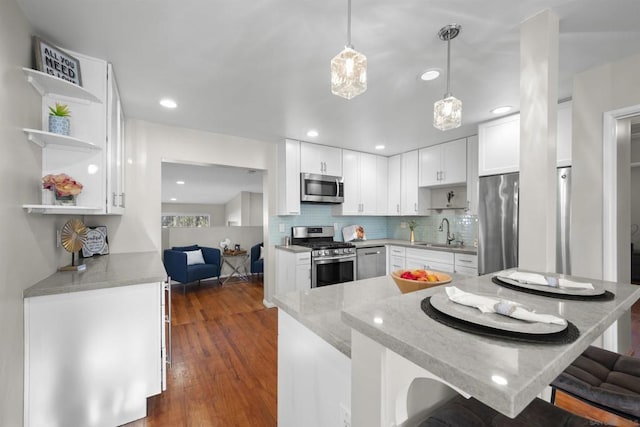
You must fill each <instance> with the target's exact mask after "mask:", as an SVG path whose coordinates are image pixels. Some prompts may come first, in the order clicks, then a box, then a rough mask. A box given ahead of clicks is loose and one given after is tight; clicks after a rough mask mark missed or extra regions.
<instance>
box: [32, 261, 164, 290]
mask: <svg viewBox="0 0 640 427" xmlns="http://www.w3.org/2000/svg"><path fill="white" fill-rule="evenodd" d="M84 263H85V264H86V265H87V269H86V270H84V271H58V272H56V273H54V274H52V275H51V276H49V277H47V278H46V279H44V280H41V281H40V282H38V283H36V284H35V285H33V286H31V287H30V288H27V289H25V290H24V292H23V296H24V298H30V297H37V296H44V295H56V294H64V293H70V292H80V291H91V290H96V289H104V288H115V287H118V286H128V285H137V284H140V283H152V282H162V281H165V280H166V279H167V273H166V272H165V269H164V265H163V264H162V259H161V258H160V254H158V253H157V252H135V253H125V254H110V255H102V256H95V257H92V258H87V259H85V260H84Z"/></svg>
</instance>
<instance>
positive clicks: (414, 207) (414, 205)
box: [413, 203, 418, 212]
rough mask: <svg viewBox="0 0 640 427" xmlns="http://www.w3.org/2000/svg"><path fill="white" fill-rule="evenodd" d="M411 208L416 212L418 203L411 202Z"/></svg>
mask: <svg viewBox="0 0 640 427" xmlns="http://www.w3.org/2000/svg"><path fill="white" fill-rule="evenodd" d="M413 210H414V211H416V212H418V204H417V203H414V204H413Z"/></svg>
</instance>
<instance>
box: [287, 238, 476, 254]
mask: <svg viewBox="0 0 640 427" xmlns="http://www.w3.org/2000/svg"><path fill="white" fill-rule="evenodd" d="M351 243H353V244H354V245H355V246H356V249H358V248H371V247H373V246H385V245H393V246H403V247H406V248H416V249H428V250H430V251H440V252H454V253H461V254H469V255H476V254H477V253H478V248H476V247H473V246H455V245H452V246H450V247H442V246H430V245H433V244H435V245H439V243H429V242H414V243H411V242H407V241H406V240H396V239H373V240H353V241H352V242H351ZM275 246H276V249H282V250H283V251H288V252H294V253H299V252H311V249H310V248H308V247H306V246H298V245H289V246H285V245H275Z"/></svg>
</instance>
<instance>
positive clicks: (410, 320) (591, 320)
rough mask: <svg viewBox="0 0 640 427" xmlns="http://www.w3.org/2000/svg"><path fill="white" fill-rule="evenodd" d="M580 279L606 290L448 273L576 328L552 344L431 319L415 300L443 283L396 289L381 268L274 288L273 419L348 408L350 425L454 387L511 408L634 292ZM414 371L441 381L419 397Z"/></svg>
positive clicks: (636, 292) (409, 408) (291, 421)
mask: <svg viewBox="0 0 640 427" xmlns="http://www.w3.org/2000/svg"><path fill="white" fill-rule="evenodd" d="M575 280H582V281H585V279H580V278H575ZM589 281H590V282H591V283H593V284H594V286H603V287H604V289H606V290H608V291H610V292H612V293H613V294H615V298H613V299H612V300H610V301H575V300H562V299H550V298H547V297H542V296H538V295H531V294H526V293H521V292H517V291H513V290H509V289H507V288H503V287H500V286H497V285H495V284H494V283H492V282H491V276H481V277H473V278H469V277H461V276H454V280H453V282H452V284H453V285H455V286H458V287H459V288H461V289H464V290H465V291H468V292H474V293H476V292H477V293H485V294H495V295H497V296H499V298H503V299H510V300H514V301H518V302H520V303H522V304H525V305H526V306H529V307H531V308H533V309H535V310H536V311H538V312H542V313H548V314H554V315H556V316H560V317H563V318H565V319H567V320H568V321H570V322H571V323H573V324H574V325H575V326H576V327H577V329H578V330H579V331H580V335H579V337H578V338H577V339H576V340H575V341H574V342H572V343H569V344H552V345H551V344H531V343H520V342H515V341H506V340H503V339H497V338H490V337H483V336H479V335H473V334H470V333H467V332H463V331H460V330H456V329H453V328H451V327H449V326H446V325H443V324H440V323H438V322H436V321H434V320H432V319H431V318H429V317H427V315H425V314H424V313H423V311H422V309H421V308H420V303H421V301H422V300H423V299H424V298H426V297H428V296H431V295H433V294H434V293H436V292H438V291H440V290H442V287H435V288H430V289H425V290H422V291H418V292H413V293H409V294H404V295H401V294H400V292H399V290H398V289H397V287H396V286H395V284H394V282H393V280H392V279H391V278H390V277H389V276H384V277H378V278H375V279H367V280H362V281H356V282H352V283H343V284H338V285H334V286H327V287H324V288H319V289H313V290H311V291H300V292H292V293H287V294H281V295H277V296H276V298H275V300H276V304H277V305H278V307H279V308H280V310H279V337H278V340H279V341H278V346H279V347H278V348H279V354H278V358H279V359H278V362H279V371H278V375H279V377H278V393H279V400H278V410H279V411H278V413H279V417H280V418H279V425H283V426H288V425H295V423H296V422H299V421H300V420H301V419H304V420H305V422H306V423H307V425H316V424H313V423H312V424H309V422H310V421H309V419H310V418H313V417H315V419H317V420H318V424H317V425H318V426H320V425H333V424H335V422H337V421H340V420H341V418H339V417H343V418H344V417H347V415H345V414H348V413H349V411H351V425H353V426H356V427H357V426H365V425H366V426H374V425H377V426H389V425H400V424H401V423H403V422H404V421H406V420H407V419H408V418H410V417H412V416H414V415H416V414H420V413H422V411H424V410H427V411H428V408H429V406H430V403H435V402H437V401H439V400H441V399H444V398H446V397H448V396H450V395H452V394H454V393H456V392H457V393H460V394H463V395H464V396H467V397H468V396H473V397H475V398H477V399H478V400H480V401H482V402H483V403H485V404H487V405H488V406H490V407H492V408H494V409H496V410H498V411H499V412H502V413H503V414H505V415H507V416H510V417H514V416H516V415H517V414H518V413H519V412H520V411H521V410H522V409H523V408H525V407H526V406H527V405H528V403H529V402H530V401H531V400H532V399H533V398H535V397H536V396H537V395H538V394H540V393H541V392H542V391H543V390H544V389H545V387H546V386H547V385H548V384H549V383H550V382H551V381H552V380H553V379H554V378H555V377H556V376H557V375H558V374H559V373H560V372H561V371H562V370H563V369H564V368H566V367H567V366H568V365H569V364H570V363H571V362H572V361H573V360H574V359H575V358H576V357H577V356H578V355H579V354H580V353H581V352H582V351H583V350H584V349H586V348H587V346H588V345H590V344H591V343H592V342H593V341H594V340H596V338H598V337H599V336H600V335H601V334H602V333H603V332H604V331H605V329H606V328H607V327H609V326H610V325H611V324H612V323H613V322H614V321H615V320H616V319H617V318H618V317H619V316H620V315H621V314H622V313H623V312H624V311H625V310H627V309H629V307H630V306H631V305H632V304H633V302H635V301H636V300H637V299H638V298H640V288H638V287H635V286H631V285H628V284H616V283H610V282H600V281H594V280H589ZM292 355H297V358H294V357H293V356H292ZM296 360H297V362H296ZM416 378H418V379H423V378H427V379H428V380H426V381H431V384H430V385H429V387H425V389H433V388H434V387H433V386H434V385H435V384H446V385H447V386H446V387H445V386H441V387H440V388H439V389H438V390H436V391H435V392H434V393H433V394H432V395H430V396H427V395H424V393H416V391H415V390H417V389H418V388H416V387H415V386H417V385H419V384H418V383H419V382H420V381H421V380H417V381H414V380H415V379H416ZM307 387H308V388H307ZM454 390H455V391H454ZM416 397H418V398H417V399H416ZM429 400H431V402H429ZM287 408H290V409H287ZM302 417H306V418H302ZM323 417H324V418H323ZM331 417H334V418H331Z"/></svg>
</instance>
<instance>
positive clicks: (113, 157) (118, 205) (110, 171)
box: [107, 64, 126, 214]
mask: <svg viewBox="0 0 640 427" xmlns="http://www.w3.org/2000/svg"><path fill="white" fill-rule="evenodd" d="M124 155H125V153H124V112H123V110H122V102H121V101H120V92H119V91H118V84H117V83H116V78H115V74H114V72H113V67H112V66H111V64H109V65H108V66H107V213H109V214H123V213H124V207H125V201H126V199H125V194H124V161H125V160H124Z"/></svg>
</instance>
